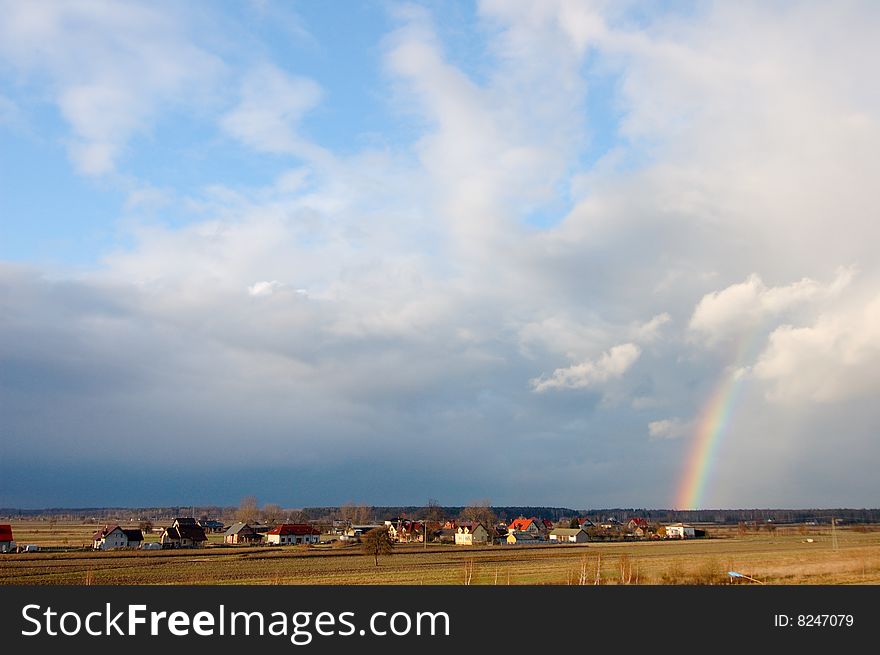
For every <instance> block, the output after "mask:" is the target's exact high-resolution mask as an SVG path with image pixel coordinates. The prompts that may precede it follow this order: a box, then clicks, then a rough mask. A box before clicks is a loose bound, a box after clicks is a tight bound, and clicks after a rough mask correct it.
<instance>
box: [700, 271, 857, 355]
mask: <svg viewBox="0 0 880 655" xmlns="http://www.w3.org/2000/svg"><path fill="white" fill-rule="evenodd" d="M852 277H853V270H852V269H843V268H841V269H839V270H838V273H837V276H836V277H835V279H834V280H833V281H832V282H830V283H829V284H827V285H823V284H820V283H819V282H816V281H815V280H811V279H810V278H806V277H805V278H802V279H801V280H799V281H798V282H794V283H792V284H789V285H786V286H780V287H767V286H766V285H765V284H764V282H763V281H762V280H761V278H760V277H759V276H758V275H757V274H755V273H753V274H752V275H750V276H749V277H748V279H746V281H745V282H741V283H738V284H732V285H730V286H729V287H727V288H725V289H722V290H721V291H715V292H713V293H709V294H706V295H705V296H703V298H702V299H701V300H700V302H699V303H698V304H697V306H696V308H695V309H694V313H693V315H692V316H691V320H690V323H689V326H688V327H689V328H690V329H691V330H692V331H694V332H696V333H699V334H701V335H703V336H705V337H706V338H707V339H708V340H709V341H710V342H711V341H717V340H719V339H721V338H723V337H725V336H728V335H730V334H735V333H736V332H738V331H740V330H743V329H747V328H749V327H752V326H755V325H757V324H758V323H760V322H761V321H763V320H764V319H766V318H771V317H776V316H778V315H780V314H782V313H784V312H785V311H787V310H789V309H791V308H793V307H797V306H799V305H803V304H805V303H809V302H814V301H817V300H825V299H828V298H832V297H834V296H836V295H837V294H839V293H840V292H841V291H842V290H843V289H844V288H845V287H846V286H847V285H848V284H849V283H850V281H851V280H852Z"/></svg>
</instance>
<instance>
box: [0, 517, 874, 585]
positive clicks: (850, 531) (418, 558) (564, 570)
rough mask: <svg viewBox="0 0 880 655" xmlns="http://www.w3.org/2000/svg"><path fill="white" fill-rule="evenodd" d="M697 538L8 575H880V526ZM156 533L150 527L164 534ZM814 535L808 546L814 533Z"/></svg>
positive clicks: (65, 530) (240, 557)
mask: <svg viewBox="0 0 880 655" xmlns="http://www.w3.org/2000/svg"><path fill="white" fill-rule="evenodd" d="M95 528H96V526H94V525H83V524H62V523H58V524H52V525H49V524H48V523H46V522H19V523H13V531H14V533H15V538H16V541H17V542H18V543H19V544H20V545H24V544H31V543H33V544H39V545H40V546H41V547H43V548H52V547H56V548H59V549H60V548H67V549H70V548H73V547H75V546H82V545H84V544H89V543H90V536H91V533H92V532H93V530H94V529H95ZM709 534H710V536H711V538H707V539H699V540H688V541H657V542H648V541H641V542H627V543H621V542H605V543H603V542H593V543H589V544H587V545H582V546H574V545H572V546H558V545H553V546H551V545H547V546H525V547H509V546H508V547H504V546H492V547H473V548H466V547H456V546H435V545H430V544H429V546H428V548H427V549H424V547H423V546H421V545H399V546H397V547H396V548H395V551H394V553H393V555H391V556H389V557H385V558H382V559H381V560H380V565H379V566H378V567H377V566H375V564H374V562H373V559H372V558H371V557H368V556H366V555H363V554H362V553H361V552H360V551H359V549H358V547H357V546H345V547H340V546H333V547H331V546H324V545H322V546H291V547H266V546H263V547H255V548H239V547H222V546H220V545H219V542H220V541H221V535H212V537H211V541H212V545H210V546H209V547H207V548H203V549H198V550H177V551H168V550H165V551H116V552H91V551H84V550H63V551H62V550H58V551H41V552H36V553H19V554H7V555H2V556H0V584H41V585H42V584H96V585H97V584H406V585H421V584H465V583H466V581H467V579H468V577H470V584H500V585H504V584H557V585H558V584H579V583H580V582H581V580H582V579H583V580H584V582H586V584H595V583H596V577H597V576H596V571H597V568H598V571H599V577H598V583H599V584H726V583H727V582H728V576H727V571H729V570H733V571H739V572H741V573H744V574H746V575H748V576H751V577H754V578H756V579H758V580H760V581H762V582H764V583H765V584H880V526H871V527H860V528H838V529H837V530H836V542H837V547H836V548H835V545H834V542H833V540H832V537H831V532H830V528H828V527H827V526H821V527H816V526H810V527H806V526H801V527H780V528H778V529H777V530H776V531H775V532H774V533H768V532H765V531H760V532H748V533H741V532H740V531H738V530H736V529H735V528H723V527H716V528H711V527H710V528H709ZM156 538H157V535H151V539H152V540H155V539H156ZM807 539H812V540H813V542H812V543H809V542H807V541H806V540H807Z"/></svg>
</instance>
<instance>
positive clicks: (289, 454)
mask: <svg viewBox="0 0 880 655" xmlns="http://www.w3.org/2000/svg"><path fill="white" fill-rule="evenodd" d="M0 14H2V15H3V16H4V20H3V21H2V22H0V507H4V506H5V507H22V508H39V507H82V506H155V505H177V504H180V505H186V506H188V505H191V504H236V503H237V502H238V501H239V500H240V499H241V498H242V497H244V496H248V495H254V496H257V498H258V500H259V501H260V502H277V503H280V504H282V505H284V506H286V507H302V506H314V505H334V504H341V503H345V502H356V503H367V504H377V505H398V504H423V503H426V502H427V499H429V498H433V499H437V500H438V501H439V502H440V503H441V504H445V505H463V504H467V503H470V502H476V501H481V500H489V501H490V502H491V503H493V504H495V505H561V506H567V507H572V508H591V507H644V508H682V509H683V508H720V507H726V508H735V507H842V506H846V507H876V506H877V504H878V499H880V477H878V476H877V475H876V464H877V462H878V461H880V430H878V426H880V403H877V398H878V397H880V258H878V256H877V253H878V244H880V216H878V200H880V199H878V189H880V187H878V185H877V179H878V176H880V80H878V77H877V75H876V70H875V69H876V62H877V61H880V40H878V39H877V38H876V35H877V34H878V33H880V5H878V4H877V3H874V2H869V1H865V2H840V3H824V2H797V3H788V2H779V3H766V2H748V1H745V2H736V3H730V2H718V3H715V2H673V3H662V6H661V5H654V4H643V3H631V2H620V1H615V2H605V1H601V0H598V1H595V2H586V1H585V2H579V1H576V0H546V1H544V2H539V3H535V2H530V1H526V0H509V1H501V0H486V1H482V2H442V3H441V2H436V3H432V2H424V3H402V2H401V3H398V2H385V1H380V0H376V1H373V2H366V1H358V0H353V1H352V2H346V3H342V4H336V3H320V2H272V1H270V0H262V1H256V0H255V1H252V2H207V1H205V2H198V1H195V2H189V3H175V2H163V1H161V0H160V1H159V2H149V3H147V2H141V3H137V2H127V1H124V0H123V1H120V2H112V3H108V2H102V1H99V0H71V1H70V2H64V3H53V2H28V3H22V2H16V1H14V0H0Z"/></svg>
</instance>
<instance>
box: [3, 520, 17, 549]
mask: <svg viewBox="0 0 880 655" xmlns="http://www.w3.org/2000/svg"><path fill="white" fill-rule="evenodd" d="M14 550H15V539H13V538H12V526H11V525H9V524H8V523H4V524H3V525H0V553H11V552H12V551H14Z"/></svg>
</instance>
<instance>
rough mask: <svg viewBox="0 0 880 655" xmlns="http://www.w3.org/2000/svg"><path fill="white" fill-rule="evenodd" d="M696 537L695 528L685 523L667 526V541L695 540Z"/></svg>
mask: <svg viewBox="0 0 880 655" xmlns="http://www.w3.org/2000/svg"><path fill="white" fill-rule="evenodd" d="M695 536H696V533H695V532H694V528H693V526H691V525H686V524H684V523H673V524H671V525H667V526H666V538H667V539H693V538H694V537H695Z"/></svg>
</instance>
